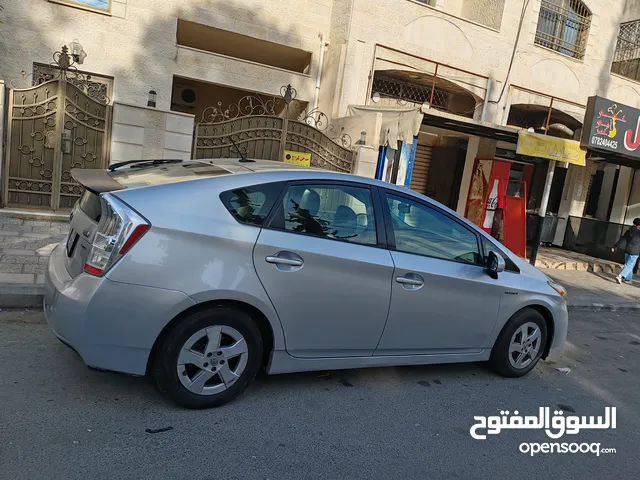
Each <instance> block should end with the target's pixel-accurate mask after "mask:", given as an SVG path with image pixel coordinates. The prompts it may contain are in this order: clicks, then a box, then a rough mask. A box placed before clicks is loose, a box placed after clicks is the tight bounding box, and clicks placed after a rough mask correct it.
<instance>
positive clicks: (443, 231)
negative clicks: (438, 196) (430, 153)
mask: <svg viewBox="0 0 640 480" xmlns="http://www.w3.org/2000/svg"><path fill="white" fill-rule="evenodd" d="M387 205H388V206H389V212H390V214H391V228H392V229H393V234H394V236H395V243H396V250H398V251H400V252H405V253H413V254H417V255H424V256H427V257H433V258H440V259H443V260H452V261H455V262H461V263H469V264H474V265H482V263H483V259H482V255H481V254H480V249H479V247H478V239H477V237H476V235H475V233H473V232H472V231H471V230H469V229H468V228H466V227H465V226H463V225H462V224H460V223H458V222H456V221H455V220H454V219H452V218H451V217H449V216H447V215H445V214H444V213H442V212H439V211H438V210H436V209H433V208H430V207H427V206H426V205H423V204H421V203H418V202H415V201H412V200H409V199H406V198H404V197H399V196H395V195H393V194H387Z"/></svg>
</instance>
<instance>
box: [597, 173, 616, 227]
mask: <svg viewBox="0 0 640 480" xmlns="http://www.w3.org/2000/svg"><path fill="white" fill-rule="evenodd" d="M617 169H618V166H617V165H607V166H606V167H604V177H603V179H602V190H600V200H598V209H597V210H596V218H597V219H598V220H605V221H606V220H608V219H607V213H608V212H609V203H610V202H611V195H612V194H613V180H614V178H615V175H616V170H617Z"/></svg>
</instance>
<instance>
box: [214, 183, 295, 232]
mask: <svg viewBox="0 0 640 480" xmlns="http://www.w3.org/2000/svg"><path fill="white" fill-rule="evenodd" d="M283 188H284V183H282V182H277V183H264V184H261V185H253V186H250V187H243V188H237V189H235V190H228V191H226V192H222V193H221V194H220V200H222V203H223V204H224V206H225V207H226V208H227V210H229V213H230V214H231V215H233V218H235V219H236V220H237V221H238V222H240V223H245V224H248V225H255V226H258V227H260V226H262V224H263V223H264V221H265V219H266V218H267V216H268V215H269V212H271V209H272V208H273V205H274V204H275V202H276V200H277V199H278V196H279V195H280V192H281V191H282V189H283Z"/></svg>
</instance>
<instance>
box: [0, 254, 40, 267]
mask: <svg viewBox="0 0 640 480" xmlns="http://www.w3.org/2000/svg"><path fill="white" fill-rule="evenodd" d="M39 259H44V262H42V263H47V258H46V257H38V256H36V255H32V256H31V255H30V256H26V255H2V258H0V264H2V263H5V264H7V263H11V264H16V263H17V264H20V265H22V264H29V263H30V264H35V263H40V262H39V261H38V260H39Z"/></svg>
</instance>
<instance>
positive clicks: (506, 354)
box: [489, 308, 547, 377]
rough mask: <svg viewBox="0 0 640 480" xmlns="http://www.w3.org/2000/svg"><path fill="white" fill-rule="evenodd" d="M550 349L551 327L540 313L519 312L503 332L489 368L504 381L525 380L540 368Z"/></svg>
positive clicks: (526, 310)
mask: <svg viewBox="0 0 640 480" xmlns="http://www.w3.org/2000/svg"><path fill="white" fill-rule="evenodd" d="M546 345H547V324H546V322H545V320H544V317H543V316H542V315H541V314H540V312H538V311H537V310H533V309H531V308H525V309H524V310H522V311H520V312H518V313H517V314H516V315H515V316H514V317H513V318H512V319H511V320H509V322H508V323H507V325H506V326H505V328H504V329H503V330H502V332H500V336H499V337H498V340H497V341H496V343H495V345H494V346H493V350H492V351H491V357H490V359H489V367H490V368H491V369H492V370H493V371H494V372H496V373H498V374H500V375H502V376H504V377H521V376H523V375H526V374H527V373H529V372H530V371H531V370H533V368H534V367H535V366H536V364H537V363H538V361H539V360H540V357H542V353H543V352H544V350H545V347H546Z"/></svg>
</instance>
